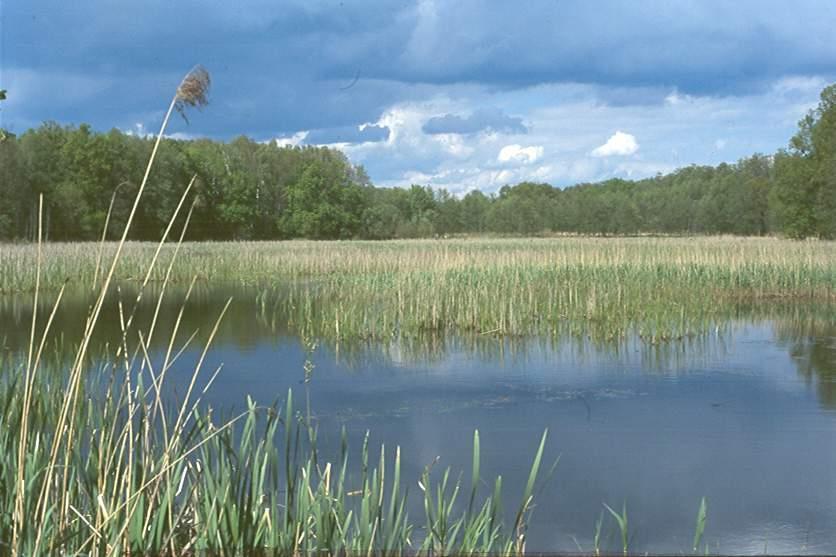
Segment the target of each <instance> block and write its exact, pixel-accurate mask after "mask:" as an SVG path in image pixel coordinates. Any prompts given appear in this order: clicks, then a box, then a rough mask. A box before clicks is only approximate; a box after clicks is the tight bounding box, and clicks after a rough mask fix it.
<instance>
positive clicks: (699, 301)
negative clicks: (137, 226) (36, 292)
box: [0, 237, 836, 342]
mask: <svg viewBox="0 0 836 557" xmlns="http://www.w3.org/2000/svg"><path fill="white" fill-rule="evenodd" d="M113 249H114V247H113V246H112V245H108V246H106V248H105V250H104V251H105V254H106V256H107V255H108V252H110V251H112V250H113ZM172 249H174V248H172V247H168V248H166V249H164V250H163V252H162V254H161V257H166V256H167V255H168V254H167V250H172ZM155 251H156V248H155V246H154V245H152V244H130V243H129V244H127V245H126V246H125V248H124V251H123V254H122V259H121V262H120V265H119V267H118V268H117V269H116V274H115V277H116V279H115V280H119V279H121V280H138V279H139V278H141V277H143V276H144V271H143V270H144V269H145V268H147V263H148V261H149V260H150V258H151V256H152V255H153V254H154V253H155ZM93 253H95V250H94V249H93V246H92V245H85V244H67V245H47V246H44V261H45V262H46V266H45V268H44V271H43V282H45V283H46V284H47V285H48V286H52V287H56V286H57V285H59V284H63V283H64V282H66V281H67V280H69V281H70V283H72V284H77V285H86V284H91V283H93V282H94V280H95V278H96V276H97V275H101V272H97V270H96V260H95V259H94V258H93V257H92V255H91V254H93ZM34 257H35V250H34V249H33V248H32V247H31V246H22V245H19V246H2V247H0V261H2V262H3V264H2V266H0V288H2V289H4V290H5V291H7V292H12V291H17V292H19V291H23V290H26V289H28V288H29V287H30V286H31V284H32V283H33V281H34V276H33V275H32V273H31V271H27V269H31V267H32V263H33V261H34ZM195 276H196V277H198V280H202V281H205V284H208V285H214V286H225V287H229V286H234V287H236V288H239V289H242V290H241V291H242V292H245V293H246V294H245V295H246V296H248V297H250V296H251V297H253V298H255V310H256V312H257V315H258V316H259V318H260V319H261V320H262V321H264V322H269V323H273V324H276V323H279V324H280V325H281V327H289V329H290V331H292V332H296V333H299V334H306V335H309V336H315V337H318V338H324V339H330V340H336V341H341V340H361V339H376V340H388V339H392V338H403V337H412V338H414V337H418V336H426V335H428V334H434V335H437V336H445V335H449V334H462V333H466V334H480V335H483V334H491V335H503V336H526V335H537V336H551V337H564V336H576V337H584V336H585V337H590V338H593V339H595V340H600V341H614V340H619V339H623V338H625V337H626V336H628V335H637V336H639V337H641V338H643V339H647V340H648V341H650V342H664V341H670V340H677V339H681V338H683V337H687V336H692V335H695V334H701V333H704V332H705V331H709V330H712V329H716V328H717V327H719V326H722V324H723V323H725V322H726V321H728V319H729V317H730V316H732V317H733V316H734V314H735V312H737V311H738V310H739V307H740V306H741V305H747V306H753V305H761V306H768V305H772V304H775V303H778V302H780V303H787V302H793V303H816V304H831V303H833V302H834V301H836V243H833V242H792V241H786V240H780V239H776V238H731V237H725V238H610V239H607V238H553V239H530V240H528V239H524V240H523V239H470V240H416V241H391V242H310V241H298V242H296V241H294V242H266V243H243V242H242V243H205V244H184V245H183V246H182V247H181V248H180V251H179V253H178V265H177V267H176V268H175V269H173V270H172V272H171V273H170V274H169V275H168V280H169V282H172V283H178V282H179V283H186V282H188V281H189V280H191V279H192V278H193V277H195ZM163 278H164V276H163V270H162V269H161V270H159V271H158V272H156V273H154V274H152V276H151V277H150V280H152V281H162V280H163ZM253 291H255V292H256V294H255V295H252V294H251V293H252V292H253Z"/></svg>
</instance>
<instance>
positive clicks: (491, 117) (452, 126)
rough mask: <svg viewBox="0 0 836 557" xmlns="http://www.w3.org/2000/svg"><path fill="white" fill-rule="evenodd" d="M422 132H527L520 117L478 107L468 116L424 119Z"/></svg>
mask: <svg viewBox="0 0 836 557" xmlns="http://www.w3.org/2000/svg"><path fill="white" fill-rule="evenodd" d="M422 129H423V131H424V133H427V134H430V135H434V134H444V133H456V134H473V133H478V132H481V131H493V132H498V133H509V134H511V133H528V128H526V127H525V125H523V121H522V118H515V117H512V116H508V115H506V114H505V113H504V112H502V110H499V109H485V108H480V109H478V110H476V111H474V112H473V113H472V114H471V115H470V116H466V117H461V116H456V115H455V114H445V115H444V116H436V117H433V118H430V119H429V120H427V121H426V123H425V124H424V126H423V127H422Z"/></svg>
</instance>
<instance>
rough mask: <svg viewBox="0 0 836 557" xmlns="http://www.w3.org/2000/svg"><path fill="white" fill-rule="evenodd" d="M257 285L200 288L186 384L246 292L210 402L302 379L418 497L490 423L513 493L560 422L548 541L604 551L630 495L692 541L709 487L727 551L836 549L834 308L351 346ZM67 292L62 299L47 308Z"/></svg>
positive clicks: (268, 395)
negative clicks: (298, 322) (267, 311)
mask: <svg viewBox="0 0 836 557" xmlns="http://www.w3.org/2000/svg"><path fill="white" fill-rule="evenodd" d="M129 291H130V288H129V287H128V286H126V287H125V290H124V291H123V298H124V299H125V300H132V299H133V297H132V295H131V294H128V292H129ZM256 294H257V293H256V292H254V291H250V290H249V289H247V288H243V287H240V288H239V287H225V288H208V287H207V288H202V289H198V290H197V291H196V292H194V293H193V295H192V297H191V298H190V301H189V303H188V304H187V305H186V308H185V311H184V317H183V323H182V325H181V331H182V332H181V333H180V335H179V336H178V338H179V339H180V340H181V341H184V340H185V339H186V338H187V337H188V336H189V334H190V333H191V332H192V331H193V330H195V329H200V334H199V335H198V336H197V337H196V339H195V340H194V341H193V342H192V344H191V345H190V346H189V347H188V348H187V350H186V352H185V353H184V354H183V356H182V358H181V360H180V361H179V362H178V365H177V366H176V367H175V368H174V369H173V371H172V374H173V375H172V380H173V383H172V385H173V388H174V392H175V393H176V392H182V391H183V390H184V389H185V387H186V382H187V380H188V377H189V374H190V372H191V369H192V365H193V362H194V361H195V360H196V358H198V357H199V355H200V352H201V349H202V345H201V341H202V340H201V339H205V338H206V336H207V333H208V332H209V331H210V330H211V328H212V325H213V324H214V320H215V319H216V318H217V316H218V315H219V314H220V312H221V309H222V308H223V305H224V303H225V302H226V300H227V299H228V298H229V297H230V296H233V303H232V305H231V306H230V309H229V311H228V312H227V314H226V315H225V317H224V320H223V321H222V325H221V326H220V328H219V331H218V335H217V336H216V338H215V340H214V343H213V345H212V349H211V350H210V352H209V355H208V359H207V361H206V364H205V369H206V371H205V372H204V373H205V377H207V378H208V376H209V375H211V373H212V371H213V370H214V369H215V368H216V367H218V366H220V365H223V369H222V371H221V372H220V374H219V375H218V377H217V379H216V380H215V382H214V384H213V386H212V388H211V390H210V391H209V393H208V396H207V401H208V402H209V403H210V404H212V405H213V406H215V407H217V408H219V409H221V410H223V411H230V412H231V411H232V410H234V409H235V408H239V407H241V406H242V405H243V404H244V401H245V400H246V397H247V396H248V395H249V396H251V397H253V398H254V399H255V400H256V401H258V402H259V403H262V404H270V403H272V402H274V401H276V400H282V399H284V398H285V396H286V393H287V390H288V389H289V388H292V389H293V390H294V395H295V396H296V397H297V400H302V401H304V400H305V399H307V398H309V400H310V408H311V412H312V415H313V417H314V419H315V421H316V423H317V424H318V427H319V444H320V447H321V449H322V450H323V452H324V453H325V454H326V455H329V454H336V450H337V447H338V446H339V442H340V429H341V427H343V426H344V427H345V428H346V431H347V433H348V436H349V441H350V445H351V446H352V447H359V446H360V444H361V441H362V437H363V436H364V434H365V432H366V431H370V441H371V445H372V446H373V447H374V446H377V445H379V444H381V443H383V444H385V445H386V447H387V451H388V450H390V448H392V449H394V447H395V446H396V445H399V446H400V447H401V451H402V459H403V470H402V476H403V477H404V478H410V480H409V481H410V484H409V487H410V493H411V497H410V499H411V501H412V504H413V506H414V508H413V509H411V511H410V512H411V514H420V513H421V512H422V509H421V508H420V498H419V497H418V487H417V483H416V481H417V479H418V477H419V476H420V473H421V471H422V469H423V468H424V467H425V466H426V465H428V464H430V463H432V462H433V461H434V460H435V459H436V458H437V457H440V459H439V461H438V462H437V463H436V464H435V466H437V467H446V466H450V467H451V468H452V469H453V470H454V471H455V472H458V471H460V470H461V471H463V472H464V476H463V478H464V480H465V481H469V480H468V478H469V476H468V470H469V467H470V459H471V448H472V447H471V442H472V436H473V431H474V430H475V429H478V430H479V432H480V437H481V446H482V469H483V477H484V478H490V477H492V476H495V475H498V474H501V475H502V476H503V480H504V498H505V502H506V505H507V506H508V507H511V506H512V505H513V504H515V503H516V501H517V499H518V497H519V495H520V494H521V493H522V491H523V485H524V483H525V480H526V476H527V473H528V470H529V467H530V465H531V459H532V457H533V455H534V453H535V451H536V448H537V444H538V442H539V438H540V436H541V434H542V432H543V430H545V429H548V430H549V438H548V442H547V452H546V461H547V462H548V463H549V464H550V463H551V462H554V461H555V459H557V458H558V457H559V458H560V460H559V463H558V465H557V468H556V469H555V472H554V474H553V475H552V476H551V478H550V479H548V480H547V481H545V482H543V483H542V485H541V487H540V488H539V491H538V492H537V494H536V499H535V503H536V508H535V509H534V512H533V515H532V520H531V523H530V529H529V532H528V536H529V542H528V549H529V550H532V551H578V549H579V548H582V549H583V550H585V551H590V550H591V549H592V547H593V542H592V538H593V534H594V530H595V523H596V520H598V518H599V517H600V516H601V513H602V511H604V507H603V504H604V503H606V504H608V505H609V506H611V507H612V508H614V509H617V510H621V509H622V508H623V507H626V509H627V513H628V516H629V532H630V536H631V543H630V548H631V550H632V551H636V552H645V551H647V552H654V553H655V552H674V551H675V552H680V551H685V552H690V551H691V543H692V540H693V535H694V523H695V520H696V515H697V510H698V507H699V504H700V500H701V499H702V498H703V497H705V498H706V500H707V502H708V521H707V527H706V531H705V536H704V541H705V542H706V543H708V545H709V550H710V551H711V552H722V553H762V552H764V551H765V552H768V553H819V554H821V553H834V552H836V528H834V527H833V526H834V524H836V473H835V472H834V470H836V320H832V319H831V320H828V319H827V315H833V313H832V312H831V309H832V308H821V307H818V308H810V307H792V306H791V307H785V309H784V310H782V311H781V312H777V313H776V312H774V311H773V312H769V316H768V317H764V316H763V315H759V314H758V313H757V312H749V311H741V312H740V316H739V318H737V319H734V320H730V321H729V322H728V323H726V324H724V325H723V326H721V327H716V328H713V329H712V330H710V331H706V332H705V334H702V335H699V336H696V337H693V338H686V339H683V340H680V341H675V342H669V343H662V344H650V343H647V342H645V341H643V340H642V339H639V338H636V337H633V336H628V337H626V338H623V339H621V340H619V341H617V342H613V343H599V342H593V341H591V340H590V339H588V338H577V337H572V338H556V339H555V338H548V339H545V338H527V339H526V338H507V337H498V336H492V335H472V336H454V337H447V338H436V337H432V336H428V337H426V338H413V339H392V340H390V341H387V342H362V343H345V342H343V343H340V344H335V343H333V342H327V341H325V340H317V339H302V338H300V337H299V336H297V335H295V334H293V333H291V332H290V331H289V330H288V329H287V328H286V327H282V326H280V325H278V324H280V323H283V322H284V321H283V319H282V316H280V315H279V316H276V318H275V319H273V320H270V319H265V318H264V315H263V313H259V312H258V311H257V308H256V302H255V300H256V298H257V295H256ZM154 299H155V297H154V296H153V295H151V296H147V297H146V298H144V300H143V302H142V304H141V306H140V311H139V313H138V318H137V319H138V320H139V322H142V323H147V321H148V319H149V315H150V314H151V313H152V311H153V308H154V306H153V300H154ZM181 299H182V292H179V291H174V292H171V293H169V295H168V296H167V300H171V302H170V303H169V302H166V303H164V304H163V306H162V308H161V313H160V316H161V317H160V320H159V323H158V328H157V330H158V331H160V332H158V333H156V334H155V337H154V338H153V339H152V341H151V343H150V344H151V347H152V352H153V353H154V354H156V355H159V354H160V353H161V352H162V351H163V350H164V349H165V345H166V344H167V342H168V332H169V331H170V330H171V329H172V326H173V323H174V320H175V319H176V317H177V314H178V312H179V309H180V300H181ZM30 303H31V302H30V301H29V300H25V299H23V297H17V298H11V297H5V298H2V299H0V342H2V343H3V344H4V345H5V350H6V351H10V352H14V351H18V350H20V349H21V348H22V347H23V346H25V345H26V342H27V341H28V324H29V320H30V319H31V309H30V308H29V306H28V304H30ZM88 304H89V300H87V299H86V297H85V296H83V295H80V294H75V295H71V296H69V297H68V298H67V300H65V303H64V304H63V305H62V307H61V309H60V310H59V312H58V314H57V317H56V320H55V324H54V329H53V330H54V336H55V337H56V338H59V339H62V340H61V343H63V346H65V347H68V346H72V344H73V342H74V340H75V338H76V336H77V335H78V332H79V330H80V329H81V326H82V324H83V323H82V317H81V316H83V315H84V314H85V312H86V308H87V305H88ZM126 306H130V304H126ZM47 309H48V306H47V302H45V303H44V305H43V307H41V309H40V311H39V314H40V317H39V320H40V322H41V323H43V322H44V320H45V317H46V315H47ZM822 315H824V316H825V317H824V318H822ZM104 316H105V319H104V321H102V323H101V326H100V328H99V333H98V336H97V343H98V344H99V345H103V344H104V343H109V344H110V346H113V345H115V343H117V342H118V338H119V334H118V331H119V325H118V311H116V306H115V305H114V303H113V300H111V303H110V304H109V305H108V307H107V308H106V309H105V312H104ZM74 335H75V336H74ZM55 353H56V354H57V356H56V357H61V356H60V354H61V353H62V349H60V348H59V349H56V351H55ZM306 361H307V362H308V364H307V368H308V370H309V373H308V381H306V380H305V378H306V372H305V367H306ZM302 404H303V405H304V404H305V402H302ZM355 461H356V459H355ZM413 479H414V480H413ZM487 489H488V488H487V487H486V490H487ZM604 512H606V511H604ZM603 524H604V525H603V539H604V540H605V541H606V543H605V547H607V548H609V549H612V550H616V549H618V548H619V545H618V544H619V538H618V534H617V527H616V525H615V523H614V521H613V519H612V518H611V517H610V516H608V515H604V522H603Z"/></svg>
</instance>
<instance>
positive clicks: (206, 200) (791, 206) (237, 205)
mask: <svg viewBox="0 0 836 557" xmlns="http://www.w3.org/2000/svg"><path fill="white" fill-rule="evenodd" d="M4 137H5V140H4V141H2V142H0V143H2V147H0V150H2V151H0V158H2V162H3V166H2V173H0V178H1V179H2V182H0V193H2V194H3V199H4V201H5V200H9V201H8V202H7V203H4V206H3V207H2V208H0V239H6V240H9V239H30V238H32V237H33V235H34V232H33V231H34V224H33V223H34V222H35V215H34V213H35V211H34V207H35V206H36V200H37V197H38V195H39V194H43V195H44V199H45V216H44V228H45V233H46V238H47V239H51V240H84V239H93V238H95V237H97V235H98V232H99V231H100V229H101V225H102V223H103V221H104V218H105V216H106V214H107V207H108V205H109V201H110V198H111V195H112V194H113V192H114V191H116V189H117V187H119V184H121V183H123V182H126V181H127V182H136V181H138V179H139V177H140V176H141V175H142V168H143V164H144V161H145V160H146V159H147V156H148V154H149V152H150V149H151V144H152V139H151V138H145V137H137V136H134V135H127V134H124V133H121V132H119V131H117V130H112V131H110V132H107V133H96V132H93V131H92V130H91V129H90V127H89V126H87V125H81V126H78V127H62V126H60V125H58V124H56V123H54V122H47V123H44V124H43V125H42V126H40V127H39V128H37V129H33V130H29V131H27V132H26V133H24V134H23V135H22V136H20V137H15V136H14V135H12V134H9V133H4ZM195 174H196V175H197V176H198V183H197V185H196V187H195V194H194V195H195V202H196V204H195V209H194V215H193V219H192V225H191V227H190V231H189V238H192V239H210V240H230V239H232V240H240V239H279V238H311V239H347V238H368V239H387V238H422V237H423V238H426V237H433V236H446V235H450V234H480V233H497V234H506V235H525V236H532V235H539V234H554V233H580V234H598V235H635V234H647V233H652V234H735V235H752V236H755V235H757V236H762V235H766V234H784V235H786V236H788V237H791V238H806V237H821V238H833V237H836V85H832V86H830V87H827V88H826V89H824V91H822V93H821V102H820V104H819V106H818V107H817V108H816V109H815V110H813V111H811V112H810V113H809V114H807V115H806V116H805V117H804V118H803V119H802V120H801V121H800V122H799V127H798V132H797V133H796V134H795V136H793V137H792V138H791V139H790V142H789V148H788V149H787V150H784V151H779V152H778V153H776V154H775V155H774V156H764V155H760V154H755V155H753V156H751V157H748V158H744V159H741V160H740V161H738V162H736V163H733V164H727V163H722V164H720V165H718V166H716V167H710V166H689V167H685V168H681V169H678V170H676V171H674V172H672V173H670V174H667V175H664V176H662V175H658V176H655V177H652V178H647V179H642V180H637V181H628V180H622V179H611V180H607V181H605V182H601V183H597V184H578V185H575V186H571V187H566V188H563V189H560V188H555V187H552V186H550V185H549V184H538V183H530V182H523V183H520V184H516V185H506V186H504V187H502V188H501V189H500V190H499V191H498V192H497V193H495V194H493V195H490V196H488V195H485V194H484V193H481V192H479V191H472V192H470V193H468V194H467V195H465V196H463V197H461V198H459V197H456V196H454V195H452V194H451V193H450V192H448V191H447V190H444V189H433V188H431V187H429V186H424V185H417V184H412V185H410V186H409V187H407V188H376V187H374V186H372V185H371V181H370V179H369V177H368V175H367V174H366V172H365V170H364V169H363V168H362V167H360V166H353V165H352V164H351V163H350V162H349V161H348V159H347V158H346V157H345V155H343V154H342V152H340V151H337V150H334V149H328V148H317V147H304V148H298V147H294V148H290V147H278V146H276V145H275V144H273V143H258V142H255V141H253V140H251V139H248V138H246V137H238V138H235V139H233V140H232V141H230V142H228V143H221V142H216V141H210V140H206V139H200V140H194V141H178V140H173V139H167V140H164V141H163V143H162V146H161V148H160V151H159V153H158V161H157V163H156V165H155V168H154V171H153V173H152V180H151V181H150V183H149V186H148V191H147V192H146V203H145V204H144V205H143V207H142V208H141V209H140V211H139V214H138V215H137V218H136V226H135V227H134V229H133V231H132V237H133V238H135V239H151V238H157V237H159V234H160V233H161V231H162V230H163V229H164V228H165V224H166V219H167V215H169V214H170V213H171V211H172V209H173V207H174V206H175V204H176V203H177V202H178V200H179V196H180V192H181V191H182V188H183V186H184V184H185V183H187V182H188V180H189V179H190V178H191V176H192V175H195ZM463 186H467V184H463ZM131 192H132V190H131V189H130V188H127V189H125V190H124V191H121V193H120V194H119V195H118V196H117V199H116V200H115V203H114V212H113V225H114V227H115V228H118V226H119V225H120V224H121V223H123V222H124V220H125V218H126V217H127V212H128V210H129V207H128V204H127V203H126V201H125V200H126V199H129V198H130V195H131Z"/></svg>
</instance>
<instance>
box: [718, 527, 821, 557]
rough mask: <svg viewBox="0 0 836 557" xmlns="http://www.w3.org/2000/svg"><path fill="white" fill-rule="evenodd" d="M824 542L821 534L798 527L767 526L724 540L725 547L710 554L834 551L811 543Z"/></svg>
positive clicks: (789, 553) (794, 553)
mask: <svg viewBox="0 0 836 557" xmlns="http://www.w3.org/2000/svg"><path fill="white" fill-rule="evenodd" d="M820 539H822V532H820V531H819V532H811V531H810V529H809V528H802V527H800V526H798V525H795V524H787V523H783V522H766V523H759V524H753V525H751V526H750V527H748V528H746V529H744V530H741V531H738V532H735V533H732V534H730V535H728V536H727V537H725V539H724V540H723V543H722V544H716V546H710V550H714V551H717V552H718V553H725V554H733V555H755V554H766V555H776V554H777V555H803V554H809V555H824V554H828V553H830V552H831V551H832V550H833V548H832V547H829V546H828V545H827V544H822V543H816V542H814V541H811V540H820Z"/></svg>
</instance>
